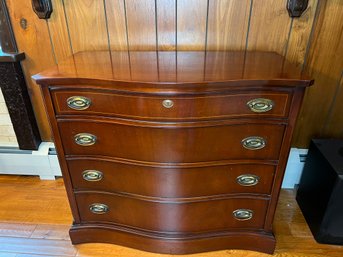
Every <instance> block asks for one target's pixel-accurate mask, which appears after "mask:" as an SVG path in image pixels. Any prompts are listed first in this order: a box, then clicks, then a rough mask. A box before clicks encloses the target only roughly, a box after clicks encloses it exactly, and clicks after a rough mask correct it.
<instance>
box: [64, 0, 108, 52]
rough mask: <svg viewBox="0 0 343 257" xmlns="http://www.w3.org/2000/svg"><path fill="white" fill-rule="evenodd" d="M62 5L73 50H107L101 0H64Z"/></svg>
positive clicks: (103, 10)
mask: <svg viewBox="0 0 343 257" xmlns="http://www.w3.org/2000/svg"><path fill="white" fill-rule="evenodd" d="M64 5H65V12H66V17H67V22H68V28H69V34H70V41H71V46H72V49H73V52H74V53H76V52H80V51H85V50H107V49H108V36H107V28H106V17H105V8H104V4H103V1H94V0H64Z"/></svg>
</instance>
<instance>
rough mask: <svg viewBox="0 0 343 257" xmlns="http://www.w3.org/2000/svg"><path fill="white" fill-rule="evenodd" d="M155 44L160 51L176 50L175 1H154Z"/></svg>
mask: <svg viewBox="0 0 343 257" xmlns="http://www.w3.org/2000/svg"><path fill="white" fill-rule="evenodd" d="M156 9H157V10H156V21H157V44H158V50H160V51H174V50H175V49H176V0H156Z"/></svg>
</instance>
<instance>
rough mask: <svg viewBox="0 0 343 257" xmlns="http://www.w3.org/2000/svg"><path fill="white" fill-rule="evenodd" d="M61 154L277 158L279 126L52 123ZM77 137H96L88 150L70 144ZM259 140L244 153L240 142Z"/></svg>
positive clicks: (186, 159)
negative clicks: (261, 143)
mask: <svg viewBox="0 0 343 257" xmlns="http://www.w3.org/2000/svg"><path fill="white" fill-rule="evenodd" d="M58 127H59V130H60V131H61V134H62V135H63V138H62V144H63V146H64V149H65V154H66V155H102V156H110V157H119V158H127V159H131V160H138V161H148V162H162V163H194V162H204V161H220V160H227V159H233V160H239V159H266V160H277V159H278V157H279V151H280V146H281V143H282V139H283V137H282V136H283V133H284V129H285V126H284V125H279V124H272V125H271V124H249V123H245V124H237V123H231V122H230V123H229V122H227V121H226V122H224V121H223V122H206V123H192V124H189V123H187V124H186V123H180V124H174V125H173V124H171V125H169V124H167V123H144V122H136V121H129V122H127V121H121V120H113V121H112V122H111V123H110V122H108V121H107V122H104V121H102V120H98V119H95V118H94V120H93V121H90V120H83V119H73V120H69V119H68V120H67V119H58ZM79 133H90V134H92V135H95V136H96V137H97V139H96V143H95V144H94V145H91V146H86V147H85V146H80V145H78V144H75V141H74V137H75V136H76V135H77V134H79ZM250 136H259V137H262V138H264V139H265V140H266V146H265V147H264V148H263V149H260V150H249V149H245V148H244V147H243V146H242V142H241V141H242V140H243V139H245V138H247V137H250Z"/></svg>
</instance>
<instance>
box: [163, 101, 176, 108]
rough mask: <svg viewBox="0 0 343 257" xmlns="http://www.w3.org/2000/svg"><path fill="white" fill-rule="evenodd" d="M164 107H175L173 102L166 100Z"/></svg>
mask: <svg viewBox="0 0 343 257" xmlns="http://www.w3.org/2000/svg"><path fill="white" fill-rule="evenodd" d="M162 105H163V107H165V108H168V109H169V108H172V107H173V106H174V102H173V101H172V100H169V99H166V100H163V102H162Z"/></svg>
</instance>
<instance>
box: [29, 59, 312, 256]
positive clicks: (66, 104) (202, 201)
mask: <svg viewBox="0 0 343 257" xmlns="http://www.w3.org/2000/svg"><path fill="white" fill-rule="evenodd" d="M34 79H35V80H36V81H37V82H38V84H40V85H41V86H42V90H43V94H44V97H45V103H46V107H47V111H48V114H49V117H50V122H51V126H52V130H53V134H54V137H55V144H56V147H57V150H58V154H59V159H60V164H61V167H62V170H63V175H64V179H65V184H66V188H67V192H68V197H69V201H70V204H71V209H72V212H73V215H74V224H73V226H72V228H71V230H70V236H71V239H72V242H73V243H74V244H77V243H85V242H109V243H116V244H120V245H125V246H130V247H134V248H138V249H142V250H147V251H152V252H161V253H174V254H182V253H194V252H201V251H210V250H216V249H225V248H238V249H250V250H256V251H262V252H267V253H272V252H273V251H274V248H275V238H274V235H273V233H272V223H273V217H274V212H275V208H276V204H277V199H278V195H279V190H280V186H281V181H282V177H283V173H284V169H285V165H286V161H287V156H288V152H289V148H290V141H291V136H292V132H293V129H294V124H295V120H296V116H297V114H298V111H299V108H300V104H301V101H302V98H303V93H304V89H305V87H306V86H309V85H310V84H312V81H311V80H310V79H308V78H307V77H306V76H304V75H302V74H301V71H300V70H299V69H298V68H297V67H295V66H293V65H291V64H289V63H287V62H286V61H285V60H284V59H283V57H281V56H279V55H277V54H275V53H265V52H251V53H250V52H247V53H245V52H82V53H78V54H75V55H74V56H73V57H71V58H70V59H68V60H66V61H65V62H63V63H61V64H60V65H58V66H57V67H55V68H52V69H50V70H48V71H45V72H43V73H41V74H38V75H36V76H34Z"/></svg>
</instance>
